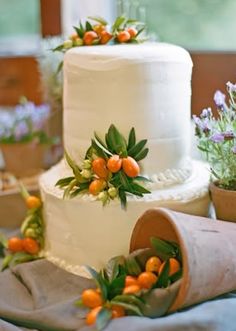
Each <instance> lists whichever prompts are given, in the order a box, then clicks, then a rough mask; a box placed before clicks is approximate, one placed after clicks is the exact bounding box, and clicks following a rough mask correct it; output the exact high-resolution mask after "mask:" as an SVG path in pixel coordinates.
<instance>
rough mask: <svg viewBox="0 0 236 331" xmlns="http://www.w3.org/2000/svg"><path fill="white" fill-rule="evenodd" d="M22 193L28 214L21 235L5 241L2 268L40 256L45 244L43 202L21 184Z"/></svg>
mask: <svg viewBox="0 0 236 331" xmlns="http://www.w3.org/2000/svg"><path fill="white" fill-rule="evenodd" d="M21 193H22V196H23V198H24V200H25V203H26V206H27V215H26V218H25V219H24V221H23V223H22V225H21V235H20V236H14V237H10V238H9V239H8V240H5V241H4V247H5V250H6V252H7V253H6V254H5V258H4V260H3V264H2V269H5V268H7V267H8V266H9V265H15V264H17V263H22V262H27V261H31V260H35V259H37V258H39V252H40V250H41V249H42V248H43V244H44V225H43V217H42V202H41V199H40V198H38V197H37V196H34V195H30V194H29V193H28V192H27V190H26V189H25V187H23V186H21Z"/></svg>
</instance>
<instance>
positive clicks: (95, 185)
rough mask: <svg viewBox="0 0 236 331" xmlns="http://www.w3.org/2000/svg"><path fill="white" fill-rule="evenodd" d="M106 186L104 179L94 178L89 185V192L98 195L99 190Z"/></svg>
mask: <svg viewBox="0 0 236 331" xmlns="http://www.w3.org/2000/svg"><path fill="white" fill-rule="evenodd" d="M105 187H106V181H105V180H104V179H102V178H99V179H94V180H93V181H92V182H91V184H90V185H89V193H90V194H92V195H98V193H99V192H101V191H102V190H104V188H105Z"/></svg>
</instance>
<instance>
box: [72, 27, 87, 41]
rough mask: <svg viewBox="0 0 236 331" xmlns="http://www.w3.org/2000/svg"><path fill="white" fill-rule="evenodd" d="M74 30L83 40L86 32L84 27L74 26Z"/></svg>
mask: <svg viewBox="0 0 236 331" xmlns="http://www.w3.org/2000/svg"><path fill="white" fill-rule="evenodd" d="M73 28H74V29H75V31H76V33H77V35H78V36H79V37H80V38H81V39H83V37H84V32H85V31H84V28H83V26H80V28H78V27H77V26H73Z"/></svg>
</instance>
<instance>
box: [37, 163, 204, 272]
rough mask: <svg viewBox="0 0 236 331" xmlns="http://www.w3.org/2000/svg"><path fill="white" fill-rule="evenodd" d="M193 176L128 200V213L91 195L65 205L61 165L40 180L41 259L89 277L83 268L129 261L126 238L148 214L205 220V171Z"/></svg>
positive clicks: (197, 169) (197, 167) (199, 168)
mask: <svg viewBox="0 0 236 331" xmlns="http://www.w3.org/2000/svg"><path fill="white" fill-rule="evenodd" d="M192 165H193V171H192V175H191V176H190V177H189V178H188V179H187V180H186V181H184V182H183V183H181V184H177V185H174V186H171V187H168V186H167V187H166V188H163V189H158V190H155V191H152V193H151V194H147V195H145V196H144V197H143V198H139V197H134V196H130V197H128V204H127V210H123V209H122V208H121V206H120V201H119V200H118V199H116V200H114V201H111V202H110V203H109V204H108V205H107V206H105V207H103V206H102V203H101V202H100V201H97V200H96V198H95V197H93V196H90V195H87V194H86V195H83V196H77V197H75V198H74V199H71V200H63V191H62V190H60V189H59V188H57V187H55V183H56V182H57V180H58V179H59V178H62V177H65V176H66V175H67V173H68V172H69V173H68V174H69V175H70V174H71V173H70V171H69V169H67V168H66V166H65V164H64V161H62V162H61V163H59V164H58V165H56V166H54V167H53V168H51V169H50V170H49V171H47V172H46V173H45V174H43V175H42V176H41V178H40V187H41V193H42V199H43V202H44V213H45V220H46V234H45V256H46V258H47V259H48V260H50V261H51V262H53V263H55V264H57V265H58V266H60V267H62V268H64V269H66V270H67V271H69V272H72V273H75V274H77V275H81V276H85V277H86V276H88V274H87V271H86V268H85V266H86V265H90V266H92V267H94V268H95V269H101V268H102V267H104V265H105V263H106V262H107V261H108V260H109V259H110V258H111V257H113V256H116V255H127V254H128V251H129V244H130V236H131V233H132V230H133V228H134V226H135V223H136V221H137V219H138V218H139V217H140V215H141V214H142V213H143V212H144V211H146V210H147V209H149V208H154V207H166V208H170V209H173V210H175V211H180V212H183V213H187V214H193V215H200V216H207V215H208V211H209V193H208V184H209V171H208V169H207V166H206V164H204V163H202V162H199V161H193V162H192Z"/></svg>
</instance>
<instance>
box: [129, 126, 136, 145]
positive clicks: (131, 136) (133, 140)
mask: <svg viewBox="0 0 236 331" xmlns="http://www.w3.org/2000/svg"><path fill="white" fill-rule="evenodd" d="M135 144H136V135H135V129H134V128H132V129H131V130H130V133H129V139H128V147H127V150H129V149H131V148H132V147H134V146H135Z"/></svg>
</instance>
